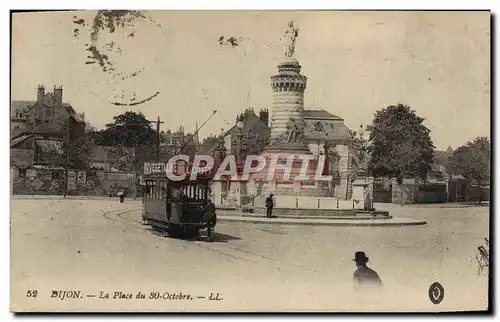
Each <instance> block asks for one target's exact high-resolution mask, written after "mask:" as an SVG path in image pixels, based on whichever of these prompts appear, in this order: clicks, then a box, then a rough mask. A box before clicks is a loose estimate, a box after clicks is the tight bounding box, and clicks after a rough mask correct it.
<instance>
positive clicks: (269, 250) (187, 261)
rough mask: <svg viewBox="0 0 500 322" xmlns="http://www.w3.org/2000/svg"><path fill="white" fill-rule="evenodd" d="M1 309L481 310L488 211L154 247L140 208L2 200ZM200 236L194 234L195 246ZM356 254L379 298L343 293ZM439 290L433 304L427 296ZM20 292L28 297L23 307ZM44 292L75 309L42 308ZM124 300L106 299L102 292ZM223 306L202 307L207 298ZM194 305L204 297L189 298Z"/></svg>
mask: <svg viewBox="0 0 500 322" xmlns="http://www.w3.org/2000/svg"><path fill="white" fill-rule="evenodd" d="M11 209H12V211H11V254H12V256H11V281H12V284H11V293H12V294H11V298H12V300H11V308H15V309H16V310H23V308H29V309H30V310H31V311H33V310H44V308H45V307H51V308H54V307H56V306H57V307H59V309H60V310H65V311H78V310H83V308H85V307H88V306H89V303H88V302H92V305H91V306H92V307H94V309H95V310H96V311H102V310H106V311H113V310H118V311H123V308H124V307H126V308H127V309H128V310H130V311H134V310H148V311H179V310H186V311H194V310H197V311H206V310H212V311H213V310H215V311H239V310H242V311H248V310H250V311H320V310H321V311H360V310H361V311H377V310H381V311H384V310H401V311H409V310H410V311H413V310H415V311H434V310H455V309H459V310H467V309H485V308H486V305H487V296H488V293H487V277H486V276H477V274H476V269H477V267H476V264H475V262H474V256H475V254H476V249H477V247H478V246H480V245H482V244H483V242H484V238H485V237H488V230H489V224H488V222H489V213H488V212H489V209H488V208H487V207H447V208H439V207H411V206H405V207H399V206H392V205H381V206H380V207H377V209H381V210H389V212H390V214H391V215H392V216H394V217H398V216H404V217H411V218H416V219H423V220H426V221H427V224H426V225H421V226H407V227H328V226H300V225H294V226H286V225H262V224H260V225H255V224H248V223H219V224H218V225H217V227H216V235H215V237H214V242H212V243H208V242H205V241H203V240H197V241H188V240H180V239H172V238H161V237H158V236H156V235H153V234H151V232H150V231H148V230H146V227H144V226H142V225H141V224H140V218H141V211H140V209H141V203H140V202H139V201H126V202H125V203H123V204H120V203H118V201H117V200H112V201H110V200H69V199H68V200H57V199H53V200H51V199H12V201H11ZM203 235H204V232H202V236H203ZM357 250H364V251H366V253H367V255H368V257H369V258H370V262H369V264H368V265H369V266H370V267H372V268H373V269H375V270H376V271H377V272H378V273H379V275H380V277H381V279H382V281H383V283H384V286H383V289H382V290H381V291H380V292H379V293H376V294H374V293H371V294H362V293H359V292H356V291H355V290H354V289H353V286H352V274H353V272H354V270H355V265H354V263H353V261H352V258H353V255H354V252H355V251H357ZM436 281H438V282H439V283H441V284H442V285H443V287H444V290H445V297H444V300H443V302H441V303H440V304H439V305H434V304H432V303H431V302H430V300H429V297H428V290H429V286H430V285H431V284H432V283H433V282H436ZM28 290H37V291H38V296H37V297H36V298H34V297H27V296H26V295H27V292H28ZM53 290H75V291H81V292H82V295H85V296H83V297H84V298H82V299H64V300H61V299H51V298H50V297H51V294H52V291H53ZM101 291H102V292H104V293H107V292H109V293H111V296H113V293H114V292H119V291H121V292H124V293H132V294H133V296H134V299H132V300H128V302H126V303H127V304H124V301H127V300H113V299H109V300H107V299H103V300H99V299H98V298H88V297H86V295H87V294H93V295H96V296H97V297H99V294H100V292H101ZM137 292H142V293H144V294H145V295H146V297H149V296H150V292H159V293H160V294H164V293H165V292H169V293H170V294H172V293H174V292H175V293H177V294H179V293H183V294H191V296H192V297H194V298H195V299H194V300H191V301H183V300H178V301H176V300H163V299H158V300H149V299H144V300H140V299H137V300H136V299H135V295H136V294H137ZM211 293H213V294H214V295H216V294H217V293H219V297H222V298H223V300H219V301H210V300H208V299H207V298H208V297H209V296H210V294H211ZM198 296H199V297H202V296H204V297H205V299H202V298H198Z"/></svg>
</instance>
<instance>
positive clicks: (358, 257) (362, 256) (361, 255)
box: [353, 252, 368, 263]
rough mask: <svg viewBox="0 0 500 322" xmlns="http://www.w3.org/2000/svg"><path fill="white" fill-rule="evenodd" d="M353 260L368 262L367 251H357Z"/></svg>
mask: <svg viewBox="0 0 500 322" xmlns="http://www.w3.org/2000/svg"><path fill="white" fill-rule="evenodd" d="M353 261H355V262H356V263H359V262H364V263H368V257H366V254H365V252H356V253H355V254H354V259H353Z"/></svg>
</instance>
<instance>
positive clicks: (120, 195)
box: [118, 189, 125, 203]
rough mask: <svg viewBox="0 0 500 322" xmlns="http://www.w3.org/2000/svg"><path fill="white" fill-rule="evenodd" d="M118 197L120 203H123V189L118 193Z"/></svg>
mask: <svg viewBox="0 0 500 322" xmlns="http://www.w3.org/2000/svg"><path fill="white" fill-rule="evenodd" d="M118 197H119V198H120V203H123V201H124V200H125V191H123V189H120V191H118Z"/></svg>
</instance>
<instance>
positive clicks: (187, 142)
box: [160, 124, 201, 161]
mask: <svg viewBox="0 0 500 322" xmlns="http://www.w3.org/2000/svg"><path fill="white" fill-rule="evenodd" d="M160 140H161V141H162V143H160V160H161V161H168V160H169V159H170V157H172V156H173V155H175V154H176V153H179V151H181V149H182V153H183V154H187V155H193V154H194V153H196V151H197V150H198V148H199V147H200V145H201V144H200V140H199V137H198V124H196V128H195V131H194V133H185V132H184V127H183V126H181V127H179V130H177V131H175V132H172V131H170V130H167V131H166V132H163V131H162V132H161V139H160Z"/></svg>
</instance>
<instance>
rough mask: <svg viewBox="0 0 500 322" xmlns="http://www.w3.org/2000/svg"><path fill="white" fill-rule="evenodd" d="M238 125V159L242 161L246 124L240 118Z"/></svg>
mask: <svg viewBox="0 0 500 322" xmlns="http://www.w3.org/2000/svg"><path fill="white" fill-rule="evenodd" d="M236 127H237V128H238V150H237V152H236V153H237V154H236V156H237V158H238V161H241V159H242V154H243V128H244V127H245V124H243V122H242V121H241V120H239V121H238V122H237V123H236Z"/></svg>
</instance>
